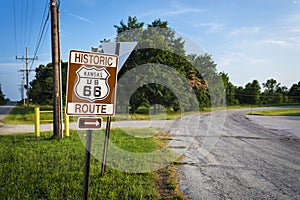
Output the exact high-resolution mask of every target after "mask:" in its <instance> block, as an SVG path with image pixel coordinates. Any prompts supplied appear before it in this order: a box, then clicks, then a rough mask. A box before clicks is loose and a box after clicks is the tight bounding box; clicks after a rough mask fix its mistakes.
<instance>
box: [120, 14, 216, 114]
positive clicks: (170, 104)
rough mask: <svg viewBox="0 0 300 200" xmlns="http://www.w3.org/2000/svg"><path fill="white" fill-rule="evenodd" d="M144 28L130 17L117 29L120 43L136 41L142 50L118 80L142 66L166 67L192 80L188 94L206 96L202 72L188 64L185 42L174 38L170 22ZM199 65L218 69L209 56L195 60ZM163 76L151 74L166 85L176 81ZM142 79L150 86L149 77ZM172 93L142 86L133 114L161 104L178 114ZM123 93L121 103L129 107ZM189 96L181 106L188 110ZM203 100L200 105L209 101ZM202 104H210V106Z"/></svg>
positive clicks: (134, 99) (133, 102) (131, 58)
mask: <svg viewBox="0 0 300 200" xmlns="http://www.w3.org/2000/svg"><path fill="white" fill-rule="evenodd" d="M143 26H144V23H143V22H138V20H137V18H136V17H128V22H127V24H125V23H124V22H123V21H121V22H120V25H119V26H118V25H115V26H114V27H115V28H116V29H117V34H118V35H117V38H116V40H117V41H137V42H138V47H139V48H138V50H135V51H133V52H132V53H131V55H130V56H129V58H128V59H127V61H126V62H125V64H124V65H123V67H122V69H121V70H120V72H119V73H118V79H121V77H123V76H124V75H125V74H126V72H128V71H129V70H132V69H134V68H135V67H137V66H141V65H143V64H147V65H149V64H154V65H164V66H170V67H171V68H173V69H175V70H177V71H178V72H179V73H180V74H182V76H184V77H185V78H187V79H188V80H189V83H190V85H191V86H192V88H193V90H194V91H187V93H189V92H195V93H197V94H198V95H199V94H203V93H205V92H207V90H206V88H207V87H206V83H205V82H204V81H203V79H202V77H201V75H200V72H198V71H197V70H196V69H195V67H194V66H193V64H192V63H191V62H190V61H191V60H188V59H189V58H190V57H188V56H186V55H185V50H184V41H183V40H182V38H177V37H175V31H174V30H172V29H171V28H170V27H169V26H168V22H167V21H162V20H160V19H157V20H154V21H153V22H152V23H150V24H148V25H147V27H146V29H143ZM196 62H197V63H198V62H199V63H200V64H205V62H207V65H212V68H215V65H214V63H213V62H212V59H211V57H210V56H209V55H205V56H204V57H197V58H195V60H193V63H196ZM151 69H152V67H151V65H149V70H151ZM153 69H155V67H153ZM164 73H165V74H164ZM164 73H163V72H162V71H156V70H152V71H151V75H152V76H154V77H164V79H165V81H166V82H167V83H170V84H171V83H173V82H174V80H173V77H171V76H168V72H167V71H166V72H164ZM143 76H144V78H145V79H147V80H148V81H149V82H151V81H150V80H151V78H152V77H150V76H148V75H147V74H143ZM146 77H147V78H146ZM131 81H134V82H138V81H139V80H137V77H132V80H131ZM177 84H178V83H177ZM173 85H176V82H174V83H173ZM118 87H119V86H118ZM173 92H174V91H171V90H170V89H169V88H167V87H165V86H164V85H160V84H155V83H153V84H146V85H142V86H141V88H139V89H138V90H137V91H136V92H135V93H134V94H133V95H132V97H131V99H130V106H131V112H133V113H134V112H135V111H136V110H137V109H138V107H139V106H142V105H143V106H151V105H153V104H162V105H164V106H166V107H167V108H169V109H172V110H174V111H177V110H178V108H180V105H179V100H178V99H176V97H175V95H174V93H173ZM175 92H176V91H175ZM120 93H122V94H123V93H124V91H122V90H118V102H120V103H121V104H124V105H126V101H125V100H124V101H123V100H122V99H120V96H122V95H120ZM123 95H125V94H123ZM188 96H189V95H186V96H183V97H182V98H181V99H180V101H181V102H185V103H184V104H185V106H187V107H188V106H189V105H192V104H191V103H190V99H189V98H188ZM203 96H205V95H202V97H201V98H200V96H198V97H199V98H198V99H199V101H200V100H205V101H207V99H206V98H203ZM203 104H207V102H205V103H203ZM190 108H191V106H190Z"/></svg>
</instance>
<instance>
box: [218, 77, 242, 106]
mask: <svg viewBox="0 0 300 200" xmlns="http://www.w3.org/2000/svg"><path fill="white" fill-rule="evenodd" d="M220 75H221V77H222V80H223V84H224V88H225V90H226V101H227V104H229V105H235V104H238V103H239V102H238V100H237V99H236V97H235V90H236V87H235V86H234V85H233V84H232V83H231V82H230V81H229V76H228V74H226V73H224V72H220Z"/></svg>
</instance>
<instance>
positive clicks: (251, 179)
mask: <svg viewBox="0 0 300 200" xmlns="http://www.w3.org/2000/svg"><path fill="white" fill-rule="evenodd" d="M216 113H218V112H216ZM244 113H245V110H231V111H227V112H226V117H225V121H223V122H224V123H222V120H221V119H222V118H223V119H224V115H223V114H220V113H219V114H215V115H216V116H218V115H220V117H219V118H220V119H219V120H217V121H218V122H217V121H216V122H212V121H211V119H212V116H211V114H204V115H201V116H194V117H192V116H188V117H189V118H190V119H192V118H197V117H198V119H196V120H189V126H188V127H185V129H181V130H179V131H181V132H182V133H184V132H189V133H188V134H187V135H193V137H192V136H189V137H188V136H186V135H185V134H183V135H185V136H184V137H181V138H180V140H182V143H188V142H186V141H191V140H192V138H193V139H194V140H192V141H193V143H192V145H191V146H190V147H189V148H188V149H186V150H185V152H184V154H185V158H184V159H183V161H185V162H187V163H188V164H185V165H182V166H180V167H179V171H180V174H181V175H180V185H181V189H182V190H183V191H184V193H185V194H186V196H187V197H188V198H189V199H300V138H299V137H297V136H296V135H297V134H295V133H297V129H296V130H294V132H292V131H287V130H285V128H286V126H285V125H284V120H291V119H282V120H283V121H275V122H274V123H273V125H274V127H275V125H276V126H277V127H276V128H271V127H266V124H264V122H263V119H254V120H253V119H249V118H248V117H246V116H245V115H244ZM198 120H200V121H201V123H200V124H199V123H198V122H197V121H198ZM292 120H294V124H295V126H296V127H298V128H299V126H300V118H299V117H298V118H297V117H295V118H293V119H292ZM216 123H217V124H216ZM280 123H281V124H282V125H283V128H282V130H280V129H281V128H280ZM260 124H261V125H260ZM297 124H298V126H297ZM269 125H270V123H269ZM220 126H223V128H222V130H221V132H219V127H220ZM191 127H194V129H193V128H191ZM208 127H210V130H209V128H208ZM188 128H189V129H188ZM278 128H279V129H278ZM298 130H300V129H298ZM174 131H175V130H173V131H172V130H171V133H172V132H174ZM177 132H178V130H177ZM175 138H176V137H175ZM207 143H210V144H207ZM179 144H180V142H178V143H177V145H179ZM206 146H207V147H208V148H206ZM212 146H213V147H212Z"/></svg>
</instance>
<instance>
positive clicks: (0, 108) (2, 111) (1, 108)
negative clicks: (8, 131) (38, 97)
mask: <svg viewBox="0 0 300 200" xmlns="http://www.w3.org/2000/svg"><path fill="white" fill-rule="evenodd" d="M16 105H17V102H8V103H7V104H6V105H0V120H2V119H3V118H4V117H5V115H7V114H8V113H9V112H10V111H11V110H12V109H13V108H14V107H15V106H16Z"/></svg>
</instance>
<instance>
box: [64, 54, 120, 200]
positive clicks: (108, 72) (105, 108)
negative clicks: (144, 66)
mask: <svg viewBox="0 0 300 200" xmlns="http://www.w3.org/2000/svg"><path fill="white" fill-rule="evenodd" d="M117 67H118V56H117V55H113V54H102V53H96V52H84V51H77V50H71V51H70V53H69V67H68V76H67V97H66V114H68V115H74V116H88V117H80V118H79V119H78V129H82V130H86V154H85V170H84V186H83V187H84V194H83V197H84V199H88V189H89V176H90V157H91V149H92V130H95V129H101V127H102V119H101V118H95V116H108V117H107V118H108V119H109V120H108V122H107V127H106V138H107V139H105V147H104V148H105V152H103V157H104V154H105V157H106V153H107V144H108V136H107V135H109V131H110V121H111V120H110V119H111V116H113V115H114V114H115V99H116V84H117Z"/></svg>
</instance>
